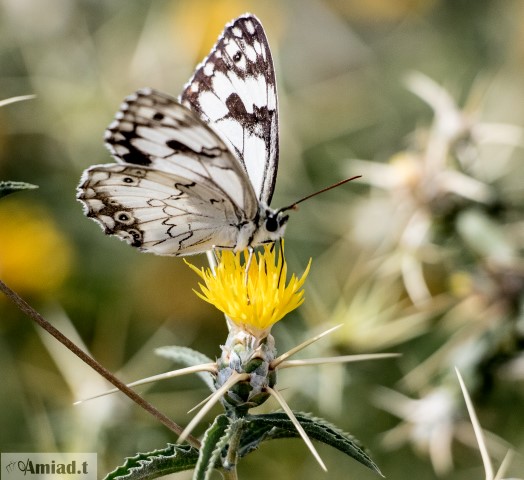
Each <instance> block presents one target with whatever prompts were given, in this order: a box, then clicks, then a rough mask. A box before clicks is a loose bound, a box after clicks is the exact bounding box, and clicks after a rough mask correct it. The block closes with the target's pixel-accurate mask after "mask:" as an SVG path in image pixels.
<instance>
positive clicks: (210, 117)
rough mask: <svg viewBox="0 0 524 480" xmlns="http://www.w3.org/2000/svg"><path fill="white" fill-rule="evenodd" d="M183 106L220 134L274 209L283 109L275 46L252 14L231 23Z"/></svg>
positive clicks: (195, 78) (263, 199)
mask: <svg viewBox="0 0 524 480" xmlns="http://www.w3.org/2000/svg"><path fill="white" fill-rule="evenodd" d="M181 101H182V103H183V104H184V105H186V106H188V107H189V108H190V109H191V110H193V111H194V112H196V113H197V114H198V115H199V116H200V117H201V118H202V119H203V120H204V121H205V122H206V123H208V124H209V125H210V126H211V127H212V128H213V129H214V130H215V131H217V132H218V133H219V134H220V136H221V137H222V138H223V139H224V141H225V142H226V143H227V144H228V146H229V147H230V148H231V150H232V151H233V152H234V153H235V155H236V157H237V158H238V160H239V161H240V162H241V163H242V164H243V165H244V168H245V170H246V172H247V174H248V176H249V179H250V181H251V184H252V185H253V188H254V190H255V193H256V195H257V197H258V199H259V201H261V202H263V203H265V204H266V205H269V203H270V201H271V197H272V195H273V190H274V186H275V180H276V173H277V167H278V105H277V92H276V80H275V70H274V67H273V60H272V57H271V51H270V49H269V43H268V41H267V38H266V35H265V33H264V29H263V27H262V25H261V24H260V22H259V20H258V19H257V18H256V17H254V16H253V15H250V14H247V15H244V16H241V17H239V18H237V19H236V20H235V21H233V22H232V23H230V24H228V25H227V26H226V28H225V30H224V32H223V34H222V35H221V37H220V38H219V39H218V41H217V43H216V45H215V46H214V47H213V49H212V50H211V53H210V54H209V56H208V57H207V58H206V59H205V60H204V61H203V62H202V63H201V64H200V65H199V66H198V67H197V69H196V72H195V74H194V75H193V77H192V78H191V80H190V81H189V82H188V84H187V85H186V86H185V88H184V91H183V93H182V95H181Z"/></svg>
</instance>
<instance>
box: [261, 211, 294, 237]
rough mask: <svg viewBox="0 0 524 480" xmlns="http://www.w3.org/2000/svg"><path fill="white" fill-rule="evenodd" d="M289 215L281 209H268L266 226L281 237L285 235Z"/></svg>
mask: <svg viewBox="0 0 524 480" xmlns="http://www.w3.org/2000/svg"><path fill="white" fill-rule="evenodd" d="M288 220H289V215H285V214H284V213H283V212H282V211H281V210H271V209H269V208H268V209H267V210H266V218H265V221H264V228H265V229H266V231H267V232H268V233H269V234H270V235H271V234H274V235H275V236H276V237H278V238H281V237H282V235H284V229H285V228H286V224H287V221H288Z"/></svg>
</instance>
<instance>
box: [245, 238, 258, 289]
mask: <svg viewBox="0 0 524 480" xmlns="http://www.w3.org/2000/svg"><path fill="white" fill-rule="evenodd" d="M247 250H248V252H249V256H248V257H247V262H246V274H245V275H246V276H245V278H244V285H247V279H248V278H249V268H250V267H251V260H252V259H253V252H254V251H255V249H254V248H253V247H251V246H249V247H247Z"/></svg>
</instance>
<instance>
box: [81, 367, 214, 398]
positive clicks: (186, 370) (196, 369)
mask: <svg viewBox="0 0 524 480" xmlns="http://www.w3.org/2000/svg"><path fill="white" fill-rule="evenodd" d="M197 372H209V373H213V374H215V375H216V373H217V367H216V363H203V364H201V365H194V366H192V367H186V368H179V369H178V370H173V371H171V372H166V373H160V374H159V375H154V376H152V377H147V378H143V379H142V380H137V381H136V382H132V383H128V384H126V386H127V387H136V386H138V385H146V384H148V383H153V382H156V381H158V380H166V379H168V378H174V377H181V376H182V375H189V374H190V373H197ZM119 391H120V390H119V389H118V388H113V389H111V390H107V391H106V392H103V393H99V394H98V395H93V396H92V397H88V398H84V399H82V400H77V401H76V402H75V403H73V405H80V404H81V403H83V402H87V401H88V400H94V399H95V398H100V397H104V396H105V395H111V394H112V393H116V392H119Z"/></svg>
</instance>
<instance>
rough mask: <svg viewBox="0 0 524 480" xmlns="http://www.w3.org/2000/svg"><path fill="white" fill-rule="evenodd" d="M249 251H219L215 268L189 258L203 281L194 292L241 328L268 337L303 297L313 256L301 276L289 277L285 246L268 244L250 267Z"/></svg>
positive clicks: (253, 259) (256, 335)
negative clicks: (248, 260)
mask: <svg viewBox="0 0 524 480" xmlns="http://www.w3.org/2000/svg"><path fill="white" fill-rule="evenodd" d="M248 257H249V253H248V252H247V251H244V252H238V253H233V252H232V251H229V250H224V251H222V252H221V253H219V261H218V265H217V267H216V269H215V272H214V273H213V271H212V270H211V269H210V268H202V269H198V268H197V267H195V266H194V265H192V264H190V263H189V262H187V261H186V263H187V264H188V265H189V267H191V269H192V270H194V271H195V272H196V273H197V274H198V275H199V276H200V278H201V279H202V280H203V281H204V284H202V283H199V286H200V289H201V292H197V291H196V290H195V293H196V294H197V295H198V296H199V297H200V298H202V299H203V300H205V301H206V302H208V303H211V304H212V305H214V306H215V307H217V308H218V309H219V310H221V311H222V312H224V314H225V315H227V316H228V317H229V318H230V319H231V321H232V322H233V323H234V324H235V325H236V326H237V327H238V328H239V329H240V330H243V331H245V332H248V333H249V334H251V335H253V336H254V337H256V338H258V339H262V338H265V337H266V336H267V335H268V334H269V332H270V330H271V327H272V326H273V325H274V324H275V323H276V322H278V321H279V320H281V319H282V318H283V317H284V316H285V315H286V314H288V313H289V312H291V311H292V310H294V309H295V308H297V307H298V306H299V305H301V304H302V302H303V301H304V290H302V286H303V285H304V281H305V280H306V277H307V275H308V273H309V268H310V266H311V260H310V261H309V263H308V266H307V267H306V270H305V271H304V273H303V274H302V276H301V277H300V278H298V277H297V276H296V275H295V274H293V275H292V276H291V279H290V280H289V282H286V279H287V263H286V261H285V259H284V247H283V242H282V249H281V251H280V250H279V249H277V248H275V246H274V245H266V246H264V247H263V250H262V251H259V252H256V253H254V254H253V256H252V258H251V264H250V266H249V269H248V271H247V281H246V262H247V259H248Z"/></svg>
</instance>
